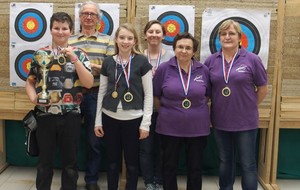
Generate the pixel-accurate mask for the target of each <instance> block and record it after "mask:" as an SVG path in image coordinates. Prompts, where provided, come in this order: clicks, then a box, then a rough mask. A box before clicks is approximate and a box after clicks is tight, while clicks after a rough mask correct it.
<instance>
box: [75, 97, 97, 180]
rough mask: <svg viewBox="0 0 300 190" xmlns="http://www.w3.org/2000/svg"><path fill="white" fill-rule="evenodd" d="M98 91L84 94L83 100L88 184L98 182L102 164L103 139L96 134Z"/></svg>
mask: <svg viewBox="0 0 300 190" xmlns="http://www.w3.org/2000/svg"><path fill="white" fill-rule="evenodd" d="M97 97H98V93H97V92H91V93H87V94H84V95H83V101H82V103H81V105H80V106H81V113H82V115H83V117H84V127H85V129H86V140H87V161H86V164H87V165H86V171H85V177H84V179H85V182H86V184H92V183H97V181H98V179H99V175H98V172H99V169H100V164H101V158H102V155H101V152H100V147H101V144H102V142H101V139H102V138H98V137H96V135H95V132H94V127H95V117H96V109H97Z"/></svg>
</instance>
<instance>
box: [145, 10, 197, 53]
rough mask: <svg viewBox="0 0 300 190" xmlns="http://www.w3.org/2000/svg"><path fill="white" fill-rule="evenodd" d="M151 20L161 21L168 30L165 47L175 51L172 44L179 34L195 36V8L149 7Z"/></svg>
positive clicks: (164, 42) (164, 41)
mask: <svg viewBox="0 0 300 190" xmlns="http://www.w3.org/2000/svg"><path fill="white" fill-rule="evenodd" d="M149 20H159V21H160V22H161V23H162V24H163V25H164V27H165V29H166V36H165V37H164V40H163V41H162V43H163V47H164V48H166V49H167V50H173V48H172V43H173V41H174V38H175V36H176V35H177V34H178V33H182V32H189V33H191V34H192V35H194V27H192V26H194V24H195V6H185V5H174V6H169V5H149Z"/></svg>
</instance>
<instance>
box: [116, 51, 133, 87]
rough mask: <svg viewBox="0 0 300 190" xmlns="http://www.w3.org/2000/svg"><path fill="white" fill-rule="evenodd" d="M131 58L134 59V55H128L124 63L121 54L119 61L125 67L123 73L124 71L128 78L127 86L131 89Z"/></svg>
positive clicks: (126, 78)
mask: <svg viewBox="0 0 300 190" xmlns="http://www.w3.org/2000/svg"><path fill="white" fill-rule="evenodd" d="M131 59H132V55H131V54H130V56H129V57H128V59H127V61H126V63H124V64H123V63H122V58H121V56H120V55H119V61H120V63H121V65H122V68H123V73H124V76H125V80H126V84H127V87H128V89H129V86H130V84H129V78H130V70H131ZM127 65H128V69H127V70H126V67H127Z"/></svg>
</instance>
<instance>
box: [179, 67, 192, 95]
mask: <svg viewBox="0 0 300 190" xmlns="http://www.w3.org/2000/svg"><path fill="white" fill-rule="evenodd" d="M177 67H178V73H179V76H180V81H181V84H182V88H183V91H184V94H185V96H187V95H188V92H189V88H190V81H191V72H192V63H191V64H190V68H189V71H188V73H187V74H188V78H187V80H186V81H184V79H183V76H182V71H181V68H180V66H179V63H178V62H177Z"/></svg>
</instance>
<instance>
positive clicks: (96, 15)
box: [81, 12, 98, 18]
mask: <svg viewBox="0 0 300 190" xmlns="http://www.w3.org/2000/svg"><path fill="white" fill-rule="evenodd" d="M81 15H82V16H83V17H84V18H87V17H88V16H90V17H91V18H97V17H98V14H96V13H89V12H82V13H81Z"/></svg>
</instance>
